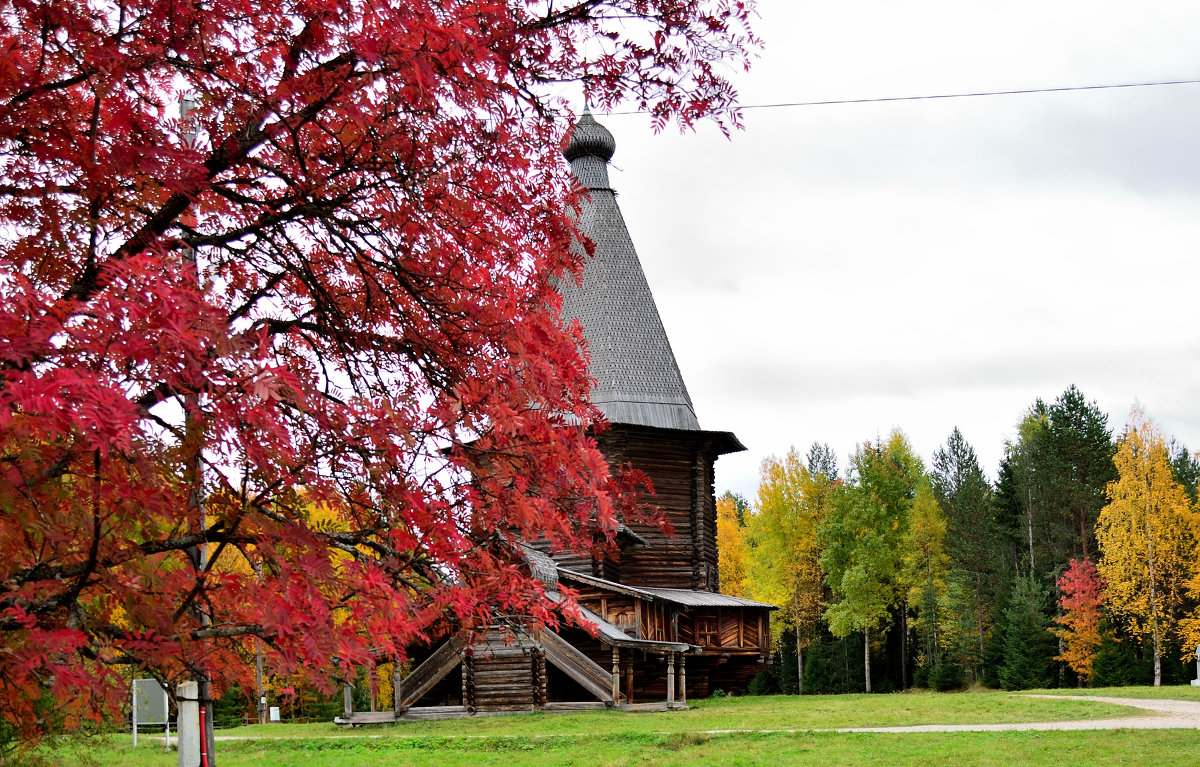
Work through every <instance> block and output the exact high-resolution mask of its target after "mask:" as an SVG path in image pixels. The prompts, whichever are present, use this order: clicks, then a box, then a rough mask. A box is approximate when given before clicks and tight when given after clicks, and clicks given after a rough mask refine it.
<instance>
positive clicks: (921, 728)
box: [837, 695, 1200, 732]
mask: <svg viewBox="0 0 1200 767" xmlns="http://www.w3.org/2000/svg"><path fill="white" fill-rule="evenodd" d="M1034 697H1038V698H1071V699H1073V700H1089V701H1095V702H1096V703H1115V704H1117V705H1120V706H1130V707H1132V708H1138V709H1141V710H1142V711H1144V712H1146V713H1145V714H1141V715H1138V716H1127V717H1120V718H1117V719H1085V720H1079V721H1070V722H1023V723H1019V724H1018V723H1012V724H918V725H910V726H907V727H843V728H839V729H838V730H837V732H1007V731H1011V730H1119V729H1126V728H1127V729H1133V730H1171V729H1186V730H1195V729H1200V701H1184V700H1150V699H1145V698H1108V697H1104V696H1101V695H1037V696H1034Z"/></svg>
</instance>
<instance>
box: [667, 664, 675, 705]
mask: <svg viewBox="0 0 1200 767" xmlns="http://www.w3.org/2000/svg"><path fill="white" fill-rule="evenodd" d="M674 705H675V653H673V652H670V653H667V708H672V707H674Z"/></svg>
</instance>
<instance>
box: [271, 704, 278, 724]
mask: <svg viewBox="0 0 1200 767" xmlns="http://www.w3.org/2000/svg"><path fill="white" fill-rule="evenodd" d="M271 721H272V722H278V721H279V706H271Z"/></svg>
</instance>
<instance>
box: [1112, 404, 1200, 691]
mask: <svg viewBox="0 0 1200 767" xmlns="http://www.w3.org/2000/svg"><path fill="white" fill-rule="evenodd" d="M1113 460H1114V462H1115V463H1116V466H1117V479H1116V480H1115V481H1113V482H1110V483H1109V485H1108V488H1107V495H1108V500H1109V503H1108V505H1107V506H1105V507H1104V509H1103V511H1101V513H1100V519H1099V522H1098V525H1097V529H1096V539H1097V542H1098V543H1099V546H1100V552H1101V557H1100V561H1099V563H1098V564H1097V569H1098V570H1099V571H1100V575H1101V576H1102V577H1103V578H1104V580H1105V581H1106V583H1107V587H1106V590H1105V602H1106V603H1107V604H1108V607H1109V609H1110V610H1112V612H1113V613H1115V614H1116V615H1118V616H1120V617H1121V618H1123V619H1125V620H1126V621H1127V622H1128V624H1129V626H1130V628H1131V629H1132V630H1133V631H1134V632H1136V633H1139V634H1142V635H1143V636H1148V637H1149V638H1150V639H1151V641H1152V643H1153V649H1154V685H1155V686H1156V687H1157V686H1159V685H1161V684H1162V659H1161V658H1162V653H1161V648H1162V644H1163V642H1164V641H1165V640H1166V639H1167V638H1168V637H1169V636H1170V635H1171V634H1172V633H1173V632H1174V631H1175V630H1176V628H1177V625H1178V622H1179V618H1180V617H1181V616H1180V615H1179V613H1180V609H1181V606H1182V603H1183V592H1184V584H1185V583H1186V582H1187V580H1188V578H1189V577H1190V576H1192V575H1193V574H1194V569H1195V566H1196V565H1195V557H1196V535H1195V529H1194V525H1193V519H1192V513H1191V508H1190V506H1189V502H1188V497H1187V494H1186V493H1185V492H1184V490H1183V488H1182V487H1181V486H1180V485H1179V483H1178V482H1176V481H1175V479H1174V478H1173V477H1172V474H1171V463H1170V454H1169V452H1168V450H1167V443H1166V440H1164V439H1163V436H1162V434H1161V432H1159V430H1158V428H1157V427H1156V426H1155V424H1154V422H1153V421H1151V420H1150V419H1149V418H1148V417H1147V416H1146V414H1145V412H1144V411H1143V410H1142V409H1141V408H1140V407H1136V406H1135V407H1134V409H1133V411H1132V412H1131V413H1130V417H1129V425H1128V426H1126V428H1125V434H1124V435H1123V436H1122V437H1121V440H1120V443H1119V445H1118V447H1117V454H1116V456H1115V457H1114V458H1113Z"/></svg>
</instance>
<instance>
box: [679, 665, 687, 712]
mask: <svg viewBox="0 0 1200 767" xmlns="http://www.w3.org/2000/svg"><path fill="white" fill-rule="evenodd" d="M679 705H681V706H686V705H687V655H685V654H683V653H679Z"/></svg>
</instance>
